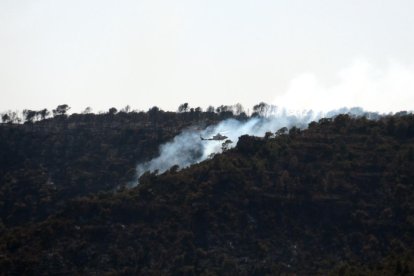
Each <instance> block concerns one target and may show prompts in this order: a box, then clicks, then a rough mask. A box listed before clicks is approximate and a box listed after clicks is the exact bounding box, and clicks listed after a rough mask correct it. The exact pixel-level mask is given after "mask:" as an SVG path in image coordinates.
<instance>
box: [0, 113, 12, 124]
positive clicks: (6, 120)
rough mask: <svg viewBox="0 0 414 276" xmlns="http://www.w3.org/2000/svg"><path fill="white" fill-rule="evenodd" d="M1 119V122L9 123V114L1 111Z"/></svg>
mask: <svg viewBox="0 0 414 276" xmlns="http://www.w3.org/2000/svg"><path fill="white" fill-rule="evenodd" d="M1 120H2V121H3V123H10V116H9V114H7V113H3V114H2V115H1Z"/></svg>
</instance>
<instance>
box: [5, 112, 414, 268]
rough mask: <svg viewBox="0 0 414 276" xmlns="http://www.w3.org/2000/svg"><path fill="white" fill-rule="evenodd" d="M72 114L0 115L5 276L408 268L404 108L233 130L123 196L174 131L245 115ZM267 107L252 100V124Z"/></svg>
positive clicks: (411, 227) (410, 220) (409, 158)
mask: <svg viewBox="0 0 414 276" xmlns="http://www.w3.org/2000/svg"><path fill="white" fill-rule="evenodd" d="M68 108H69V107H68V106H65V105H64V106H60V108H59V107H58V108H57V109H56V110H53V112H52V113H53V115H54V117H53V118H52V117H48V116H49V112H48V111H47V110H46V111H44V110H42V111H41V112H42V113H37V111H36V112H35V113H33V112H29V111H25V112H24V114H25V116H26V117H25V119H24V121H25V123H24V124H16V122H17V121H14V122H11V121H10V118H16V116H14V115H13V114H11V113H10V114H8V113H7V114H3V117H4V118H3V119H6V120H3V122H4V123H3V124H1V125H0V153H1V154H0V218H1V221H0V271H1V272H2V274H5V275H20V274H46V275H48V274H50V275H56V274H63V275H65V274H96V275H103V274H105V273H107V274H111V273H114V274H140V275H160V274H161V275H162V274H176V275H222V274H230V275H275V274H276V275H277V274H287V275H291V274H294V273H297V274H299V275H308V274H322V275H326V274H332V275H367V274H372V275H381V274H382V275H412V274H413V273H414V259H413V258H414V254H413V249H414V234H413V233H414V181H413V179H414V116H413V115H412V114H406V113H400V114H397V115H394V116H385V117H382V118H379V119H378V120H368V119H366V118H365V117H359V118H353V117H351V116H349V115H346V114H345V115H338V116H336V117H335V118H333V119H322V120H319V121H318V122H312V123H310V124H309V128H308V129H306V130H301V129H298V128H291V129H280V130H269V131H270V132H268V133H266V135H265V137H252V136H242V137H240V139H239V141H238V143H237V146H236V147H234V148H232V149H227V150H226V151H225V152H224V153H223V154H219V155H216V156H214V157H213V158H212V159H210V160H207V161H205V162H202V163H199V164H196V165H193V166H191V167H189V168H187V169H184V170H181V171H177V168H176V167H173V168H171V169H170V170H169V171H167V172H165V173H163V174H161V175H155V174H151V173H146V174H144V175H143V176H142V177H141V179H140V184H139V185H138V186H137V187H135V188H132V189H128V188H126V187H124V186H125V184H126V183H128V181H131V180H132V179H133V178H134V173H135V166H136V164H137V163H138V162H140V161H146V160H149V159H150V158H152V157H154V156H156V155H157V153H158V147H159V145H160V144H162V143H164V142H167V141H169V140H171V139H172V138H173V137H174V136H175V135H177V134H178V133H180V131H181V130H183V129H185V128H188V127H192V126H194V125H200V126H207V125H210V124H214V123H217V122H219V121H220V120H223V119H225V118H229V117H234V118H237V119H239V120H245V119H246V118H247V115H246V114H245V113H244V112H243V109H242V108H241V107H240V106H239V109H238V110H239V112H234V109H232V108H230V107H226V106H221V107H219V108H213V107H211V108H209V109H208V110H207V111H206V112H203V111H202V110H201V109H198V108H190V107H189V106H188V104H183V105H180V107H179V109H178V111H179V112H177V113H176V112H164V111H162V110H160V109H159V108H157V107H154V108H151V109H150V110H149V111H147V112H131V111H130V110H129V109H128V110H127V109H124V110H121V111H118V110H116V109H112V110H109V111H108V112H107V113H105V114H93V113H89V112H85V114H72V115H70V116H68V115H67V114H66V112H67V110H68ZM266 112H268V110H267V109H266V108H265V106H263V105H262V104H259V105H257V110H254V114H252V116H263V115H265V114H266ZM36 114H38V115H36ZM5 115H7V116H5Z"/></svg>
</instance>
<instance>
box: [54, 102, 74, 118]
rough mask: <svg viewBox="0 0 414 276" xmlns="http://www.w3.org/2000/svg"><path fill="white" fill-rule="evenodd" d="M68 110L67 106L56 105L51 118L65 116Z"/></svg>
mask: <svg viewBox="0 0 414 276" xmlns="http://www.w3.org/2000/svg"><path fill="white" fill-rule="evenodd" d="M69 109H70V107H69V106H68V105H67V104H61V105H58V106H57V107H56V109H53V110H52V112H53V116H54V117H56V116H65V115H66V112H67V111H68V110H69Z"/></svg>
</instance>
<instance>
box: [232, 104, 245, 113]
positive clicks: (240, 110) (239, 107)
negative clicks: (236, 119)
mask: <svg viewBox="0 0 414 276" xmlns="http://www.w3.org/2000/svg"><path fill="white" fill-rule="evenodd" d="M234 112H235V113H236V115H240V114H241V113H244V108H243V106H242V105H241V104H240V103H236V104H235V105H234Z"/></svg>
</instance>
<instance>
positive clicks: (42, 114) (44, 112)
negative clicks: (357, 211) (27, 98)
mask: <svg viewBox="0 0 414 276" xmlns="http://www.w3.org/2000/svg"><path fill="white" fill-rule="evenodd" d="M49 114H50V112H49V110H47V109H46V108H44V109H42V110H40V111H38V115H39V116H40V118H41V119H42V120H44V119H46V117H47V116H49Z"/></svg>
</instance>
